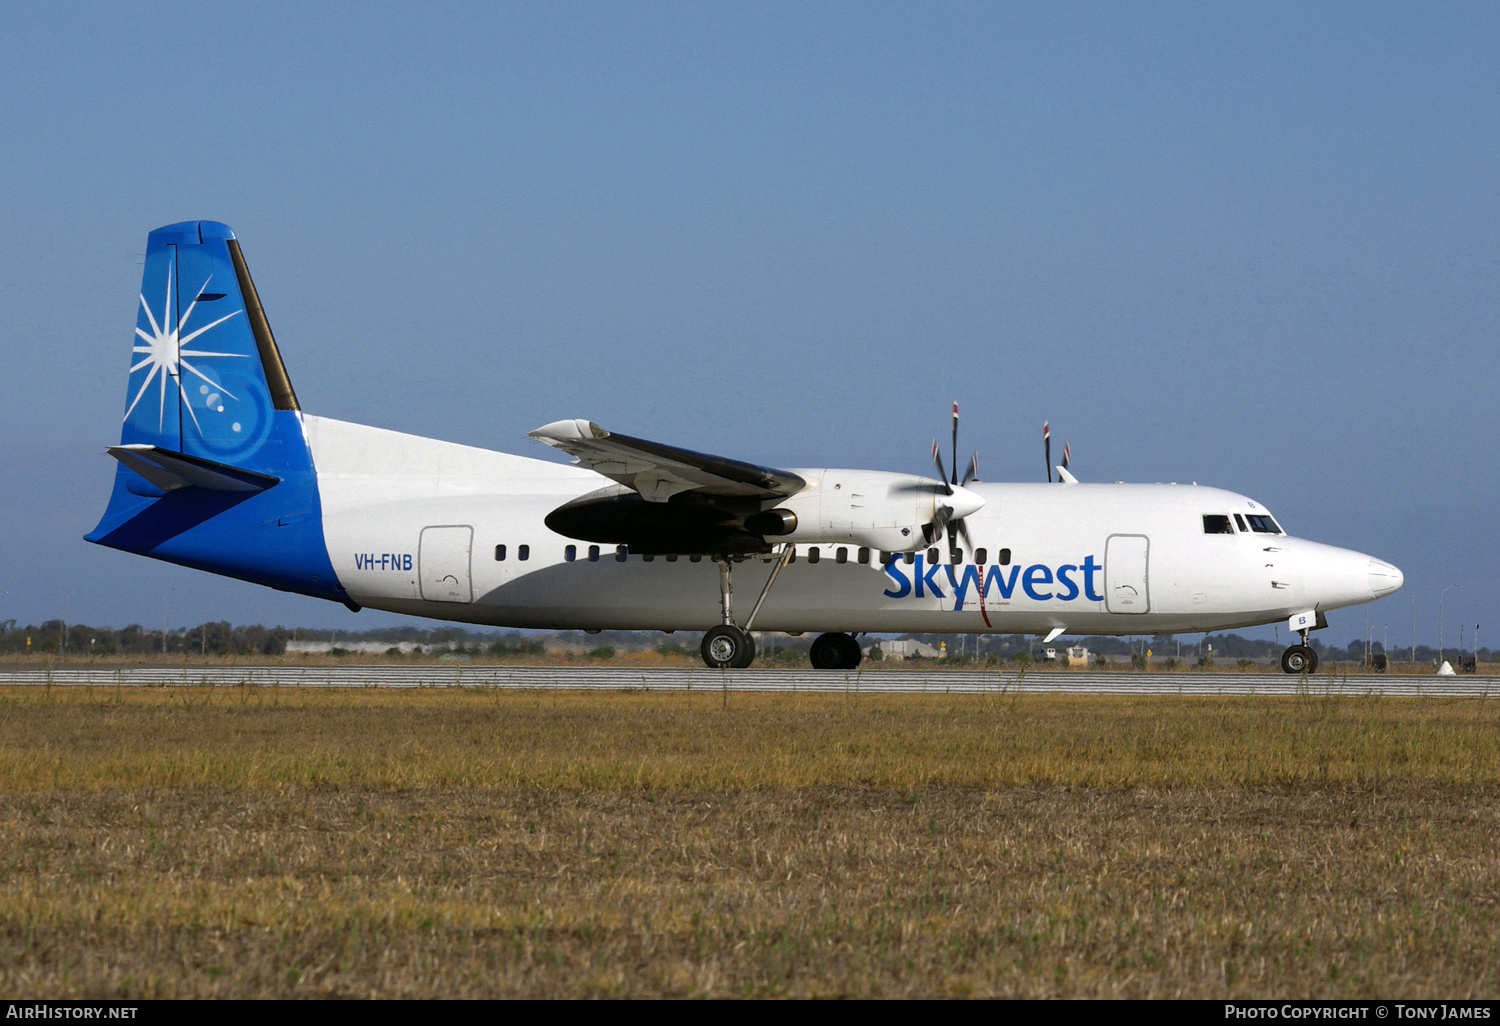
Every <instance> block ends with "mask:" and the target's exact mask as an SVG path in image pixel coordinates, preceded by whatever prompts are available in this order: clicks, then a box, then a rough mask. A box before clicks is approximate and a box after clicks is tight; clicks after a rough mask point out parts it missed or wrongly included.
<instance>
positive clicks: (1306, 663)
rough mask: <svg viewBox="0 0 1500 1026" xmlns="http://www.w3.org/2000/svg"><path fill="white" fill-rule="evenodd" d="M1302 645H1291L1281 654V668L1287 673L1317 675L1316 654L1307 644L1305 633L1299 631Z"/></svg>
mask: <svg viewBox="0 0 1500 1026" xmlns="http://www.w3.org/2000/svg"><path fill="white" fill-rule="evenodd" d="M1300 633H1301V634H1302V644H1300V645H1293V646H1292V647H1291V648H1288V649H1287V650H1286V651H1285V652H1283V653H1281V668H1282V669H1283V670H1284V671H1286V672H1287V673H1308V674H1312V673H1317V672H1318V653H1316V652H1314V651H1313V650H1312V649H1311V648H1310V647H1308V644H1307V631H1305V630H1304V631H1301V632H1300Z"/></svg>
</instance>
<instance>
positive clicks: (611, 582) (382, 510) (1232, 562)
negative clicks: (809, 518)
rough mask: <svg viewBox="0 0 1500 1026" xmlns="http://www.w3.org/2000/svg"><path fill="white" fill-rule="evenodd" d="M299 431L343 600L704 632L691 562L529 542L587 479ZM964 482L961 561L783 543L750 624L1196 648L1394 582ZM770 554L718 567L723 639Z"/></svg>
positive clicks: (1077, 491) (1179, 520)
mask: <svg viewBox="0 0 1500 1026" xmlns="http://www.w3.org/2000/svg"><path fill="white" fill-rule="evenodd" d="M304 426H305V430H306V433H307V438H308V441H309V443H310V446H311V451H312V455H313V460H314V463H315V466H316V470H317V482H318V492H319V496H320V501H321V503H322V511H323V531H324V538H325V541H326V544H327V547H328V554H329V556H330V558H331V560H332V563H333V567H334V570H335V572H336V573H337V575H338V578H339V581H340V583H341V584H342V585H343V587H344V588H345V590H346V591H347V593H348V595H349V597H350V598H351V599H352V600H353V601H354V602H356V603H358V604H359V605H362V606H369V607H371V608H375V609H385V610H390V611H392V612H398V613H407V614H412V615H418V616H426V617H436V618H440V619H447V620H460V621H467V622H471V623H483V624H492V625H497V626H508V627H537V628H553V629H586V630H599V629H627V630H629V629H634V630H668V631H670V630H706V629H708V628H710V627H714V626H716V625H718V624H719V623H720V622H722V615H721V610H720V583H719V570H718V567H717V566H716V565H715V564H714V563H713V562H712V560H711V559H709V558H707V557H699V556H655V557H652V556H642V555H638V554H633V553H630V554H619V553H617V552H616V550H615V547H613V546H609V545H599V546H591V545H590V543H588V542H582V541H577V540H575V539H572V538H567V537H564V536H562V535H559V534H556V533H554V532H553V531H551V530H549V529H548V528H547V526H546V524H545V518H546V516H547V514H548V513H550V512H552V511H553V510H554V509H556V508H557V507H558V506H560V505H562V504H563V503H565V502H568V501H570V500H572V499H574V498H577V497H578V496H581V495H584V494H586V493H589V492H593V491H595V490H597V489H599V488H600V487H601V486H603V485H607V484H609V483H610V482H609V481H608V479H606V478H604V477H602V476H600V475H599V474H596V473H594V472H593V471H591V470H585V469H581V468H579V467H574V466H566V465H561V464H557V463H552V462H547V461H543V460H534V459H527V458H525V457H520V456H514V455H510V454H507V453H501V452H494V451H490V450H486V449H478V448H474V447H471V446H464V445H456V444H453V443H450V442H442V441H438V440H434V439H428V438H420V437H417V436H413V435H405V434H400V433H398V432H394V431H386V430H382V429H379V428H371V427H365V426H361V425H356V424H348V423H344V422H342V421H336V420H330V419H327V418H321V417H313V416H304ZM796 473H797V474H799V475H801V476H802V477H804V478H805V479H806V480H807V481H808V490H807V493H806V494H802V495H799V496H797V497H796V498H797V500H798V502H800V503H801V504H802V505H803V507H804V508H808V505H809V504H810V503H816V502H818V501H821V500H820V499H819V497H818V490H820V489H824V488H826V489H827V491H828V495H829V496H830V498H829V499H828V501H830V502H831V501H833V499H832V496H834V494H835V492H834V489H833V484H834V483H836V482H837V481H838V480H839V478H840V475H848V474H851V473H853V474H858V473H861V472H846V471H832V470H830V471H824V470H802V469H798V470H796ZM970 487H971V488H972V489H973V490H974V491H975V492H976V493H978V494H979V495H980V496H982V497H983V499H984V500H985V502H984V506H983V508H982V509H980V510H979V511H978V512H976V513H975V514H973V515H972V516H970V517H969V518H968V520H967V528H968V534H969V542H970V545H968V546H964V547H962V548H961V549H960V550H959V551H958V552H957V553H956V555H957V557H958V560H957V561H956V562H955V559H954V556H955V553H954V551H953V550H951V549H950V548H949V539H946V538H945V539H943V540H942V542H940V545H939V547H938V548H937V549H935V550H922V551H919V552H916V553H909V554H903V555H900V556H897V557H896V558H895V561H894V562H893V563H890V564H889V565H887V564H886V562H885V561H884V560H883V559H882V553H880V552H878V551H874V550H871V549H868V548H863V549H862V548H861V546H860V545H859V544H858V543H857V542H856V541H853V540H848V541H841V540H839V539H837V538H830V539H827V540H823V541H821V542H819V543H810V542H809V543H800V542H799V543H798V544H797V545H796V550H795V551H796V555H795V558H794V559H793V561H792V562H791V563H790V564H788V565H787V566H786V567H785V569H784V570H783V571H782V573H781V574H780V576H779V577H778V579H777V581H776V583H775V586H774V588H773V589H772V591H771V592H770V594H769V595H768V597H767V598H766V601H765V604H764V606H763V608H762V609H761V610H760V612H759V614H758V615H757V617H756V620H755V624H754V626H755V627H756V628H757V629H761V630H775V631H790V632H804V631H805V632H819V631H843V632H861V631H879V632H927V631H932V632H985V633H989V632H995V633H1046V632H1049V631H1052V630H1054V629H1058V628H1061V629H1063V630H1065V631H1066V632H1067V633H1069V634H1156V633H1175V632H1190V631H1207V630H1221V629H1226V628H1234V627H1244V626H1249V625H1253V624H1263V623H1270V622H1273V621H1277V620H1282V619H1285V618H1286V617H1288V616H1290V615H1291V614H1293V613H1295V612H1297V611H1300V610H1307V609H1312V608H1317V609H1319V610H1322V611H1326V610H1330V609H1335V608H1339V607H1341V606H1349V605H1355V604H1358V603H1361V602H1368V601H1371V600H1372V599H1374V598H1377V597H1379V596H1380V595H1382V594H1386V593H1388V592H1390V591H1394V590H1395V589H1396V588H1398V587H1399V586H1400V584H1401V575H1400V571H1398V570H1396V569H1395V568H1394V567H1391V566H1390V565H1389V564H1386V563H1383V562H1381V561H1379V560H1374V559H1372V558H1371V557H1369V556H1366V555H1363V554H1361V553H1357V552H1352V551H1350V550H1347V549H1338V548H1334V547H1332V546H1327V545H1321V544H1318V543H1316V542H1309V541H1304V540H1302V539H1298V538H1292V537H1288V536H1287V535H1284V534H1271V533H1256V532H1253V531H1252V532H1244V531H1236V532H1235V533H1232V534H1206V533H1205V532H1204V521H1203V517H1204V515H1205V514H1225V515H1230V516H1232V515H1233V514H1235V513H1240V514H1250V513H1257V514H1264V513H1265V512H1266V511H1265V510H1264V509H1263V508H1262V507H1260V506H1259V505H1258V504H1257V503H1256V502H1254V501H1253V500H1251V499H1248V498H1246V497H1245V496H1242V495H1237V494H1235V493H1233V492H1227V491H1223V490H1220V489H1216V488H1204V487H1197V486H1189V485H1123V484H1100V485H1094V484H1069V485H1048V484H982V483H975V484H972V485H971V486H970ZM804 519H805V518H804ZM502 546H503V550H502V549H501V547H502ZM591 549H594V550H595V551H597V558H590V552H591ZM502 551H503V556H504V558H497V556H498V555H500V554H501V553H502ZM933 551H936V552H937V555H938V559H937V565H933V561H932V559H931V553H932V552H933ZM570 556H571V558H570ZM776 559H777V556H775V555H767V556H764V557H751V558H748V559H745V560H743V561H740V562H737V563H736V564H735V565H734V573H733V584H734V610H735V613H736V614H737V615H736V619H737V620H738V622H740V623H743V622H744V619H745V617H746V616H747V615H748V613H749V610H750V608H751V606H753V604H754V602H755V600H756V598H757V596H758V595H759V594H760V590H761V587H762V585H764V584H765V582H766V579H767V577H768V576H769V575H770V573H771V571H772V568H773V567H774V565H775V562H776ZM977 560H982V563H980V562H977Z"/></svg>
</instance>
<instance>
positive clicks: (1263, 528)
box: [1245, 513, 1286, 534]
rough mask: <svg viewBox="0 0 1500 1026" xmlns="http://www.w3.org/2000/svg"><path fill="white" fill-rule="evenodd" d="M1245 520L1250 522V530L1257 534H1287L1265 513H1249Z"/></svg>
mask: <svg viewBox="0 0 1500 1026" xmlns="http://www.w3.org/2000/svg"><path fill="white" fill-rule="evenodd" d="M1245 519H1246V520H1248V521H1250V530H1252V531H1254V532H1255V533H1256V534H1285V533H1286V532H1285V531H1283V530H1282V529H1281V525H1280V524H1278V523H1277V522H1276V521H1274V520H1272V519H1271V518H1270V517H1269V516H1267V515H1266V514H1264V513H1247V514H1245Z"/></svg>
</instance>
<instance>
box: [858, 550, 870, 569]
mask: <svg viewBox="0 0 1500 1026" xmlns="http://www.w3.org/2000/svg"><path fill="white" fill-rule="evenodd" d="M859 563H860V566H869V565H870V550H869V549H867V548H864V547H861V548H860V550H859Z"/></svg>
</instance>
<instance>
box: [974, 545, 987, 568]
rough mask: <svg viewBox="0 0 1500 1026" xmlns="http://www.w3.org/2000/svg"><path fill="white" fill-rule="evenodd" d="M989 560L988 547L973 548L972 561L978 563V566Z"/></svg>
mask: <svg viewBox="0 0 1500 1026" xmlns="http://www.w3.org/2000/svg"><path fill="white" fill-rule="evenodd" d="M989 561H990V550H989V549H975V550H974V562H976V563H978V564H979V565H980V566H983V565H984V564H985V563H988V562H989Z"/></svg>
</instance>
